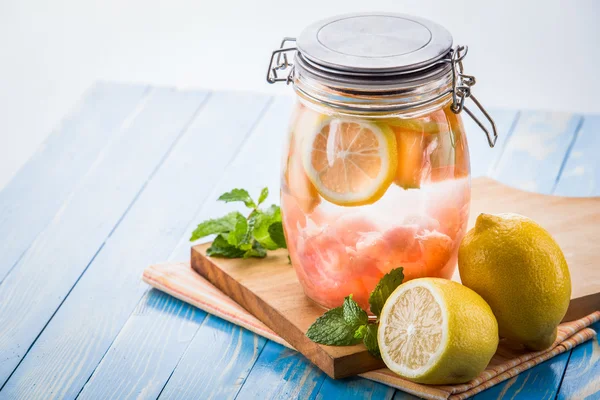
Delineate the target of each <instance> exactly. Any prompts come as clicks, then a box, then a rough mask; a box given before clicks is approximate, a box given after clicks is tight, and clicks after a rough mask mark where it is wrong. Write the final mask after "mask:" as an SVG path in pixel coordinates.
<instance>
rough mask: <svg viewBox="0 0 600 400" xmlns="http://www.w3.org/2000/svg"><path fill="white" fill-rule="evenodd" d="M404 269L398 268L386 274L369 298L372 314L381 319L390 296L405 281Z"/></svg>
mask: <svg viewBox="0 0 600 400" xmlns="http://www.w3.org/2000/svg"><path fill="white" fill-rule="evenodd" d="M402 270H403V268H402V267H400V268H396V269H393V270H391V271H390V272H388V273H387V274H385V275H384V276H383V277H382V278H381V280H380V281H379V283H378V284H377V286H375V289H373V291H372V292H371V295H370V296H369V305H370V306H371V312H372V313H373V314H375V315H377V316H378V317H379V314H381V310H382V309H383V305H384V304H385V301H386V300H387V298H388V297H390V294H392V292H393V291H394V290H395V289H396V288H397V287H398V286H400V284H401V283H402V281H403V280H404V274H403V273H402Z"/></svg>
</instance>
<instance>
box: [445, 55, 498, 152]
mask: <svg viewBox="0 0 600 400" xmlns="http://www.w3.org/2000/svg"><path fill="white" fill-rule="evenodd" d="M468 51H469V47H468V46H457V47H456V48H455V49H453V50H452V52H451V56H450V59H445V60H444V61H445V62H449V63H450V65H451V66H452V107H451V110H452V112H454V113H455V114H458V113H460V112H461V111H462V110H463V109H464V110H465V112H466V113H467V114H468V115H469V117H471V119H472V120H473V121H475V123H476V124H477V125H478V126H479V128H481V130H482V131H484V132H485V134H486V136H487V140H488V144H489V145H490V147H494V146H495V145H496V140H498V131H497V129H496V124H495V123H494V119H493V118H492V117H491V116H490V114H489V113H488V112H487V111H486V109H485V108H484V107H483V106H482V105H481V103H480V102H479V100H477V98H476V97H475V96H473V94H472V93H471V87H472V86H473V85H475V83H476V81H475V77H474V76H472V75H466V74H464V73H463V65H462V60H463V59H464V58H465V56H466V55H467V52H468ZM465 99H471V101H473V103H474V104H475V106H477V108H478V109H479V111H481V113H482V114H483V115H484V116H485V118H486V119H487V120H488V122H489V123H490V126H491V128H492V129H491V131H490V130H489V129H488V128H487V127H486V126H485V125H484V123H483V122H481V121H480V120H479V118H477V116H476V115H475V114H474V113H473V112H472V111H471V110H469V108H468V107H467V106H465Z"/></svg>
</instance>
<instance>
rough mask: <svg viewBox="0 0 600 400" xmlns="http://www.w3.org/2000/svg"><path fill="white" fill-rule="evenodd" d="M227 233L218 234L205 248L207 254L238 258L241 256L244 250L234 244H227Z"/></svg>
mask: <svg viewBox="0 0 600 400" xmlns="http://www.w3.org/2000/svg"><path fill="white" fill-rule="evenodd" d="M227 236H228V235H227V234H220V235H218V236H217V237H216V238H215V240H214V241H213V242H212V244H211V245H210V247H209V248H208V249H206V254H207V255H208V256H211V257H213V256H217V257H225V258H239V257H242V256H243V255H244V253H245V251H243V250H240V249H238V248H237V247H235V246H232V245H230V244H229V242H228V239H227Z"/></svg>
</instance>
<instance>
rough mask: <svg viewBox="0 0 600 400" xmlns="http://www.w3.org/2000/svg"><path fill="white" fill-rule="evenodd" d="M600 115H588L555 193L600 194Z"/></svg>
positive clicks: (562, 194)
mask: <svg viewBox="0 0 600 400" xmlns="http://www.w3.org/2000/svg"><path fill="white" fill-rule="evenodd" d="M599 152H600V115H594V116H586V117H585V119H584V121H583V123H582V125H581V129H580V130H579V133H578V135H577V139H576V140H575V143H574V145H573V148H572V149H571V152H570V153H569V157H568V159H567V161H566V163H565V166H564V168H563V170H562V173H561V176H560V180H559V181H558V183H557V186H556V190H555V191H554V194H556V195H560V196H600V157H599V156H598V153H599Z"/></svg>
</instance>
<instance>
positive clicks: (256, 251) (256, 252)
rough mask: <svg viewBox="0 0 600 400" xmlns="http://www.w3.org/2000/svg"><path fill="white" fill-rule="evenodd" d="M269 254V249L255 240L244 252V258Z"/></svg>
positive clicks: (262, 256)
mask: <svg viewBox="0 0 600 400" xmlns="http://www.w3.org/2000/svg"><path fill="white" fill-rule="evenodd" d="M266 256H267V250H266V249H265V248H264V247H262V246H261V245H260V243H258V242H254V244H253V245H252V247H251V248H250V249H249V250H247V251H246V252H245V253H244V258H250V257H258V258H265V257H266Z"/></svg>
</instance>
